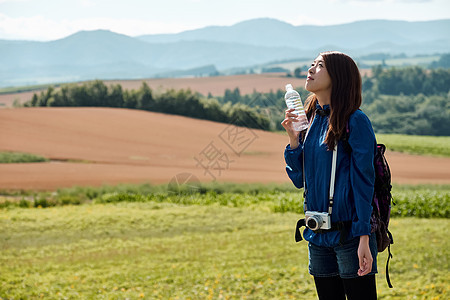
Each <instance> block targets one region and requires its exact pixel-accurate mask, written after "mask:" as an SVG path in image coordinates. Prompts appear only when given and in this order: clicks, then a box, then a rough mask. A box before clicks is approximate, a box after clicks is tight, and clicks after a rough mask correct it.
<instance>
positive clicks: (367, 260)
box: [358, 235, 373, 276]
mask: <svg viewBox="0 0 450 300" xmlns="http://www.w3.org/2000/svg"><path fill="white" fill-rule="evenodd" d="M358 258H359V270H358V275H359V276H364V275H367V274H369V273H370V271H372V262H373V258H372V253H370V248H369V236H368V235H363V236H360V237H359V246H358Z"/></svg>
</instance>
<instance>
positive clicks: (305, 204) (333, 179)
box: [302, 128, 338, 215]
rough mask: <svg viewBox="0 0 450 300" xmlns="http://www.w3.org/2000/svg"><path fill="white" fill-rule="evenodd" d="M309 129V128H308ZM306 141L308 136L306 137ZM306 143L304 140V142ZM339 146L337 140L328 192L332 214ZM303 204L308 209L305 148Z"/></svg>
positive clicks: (329, 211)
mask: <svg viewBox="0 0 450 300" xmlns="http://www.w3.org/2000/svg"><path fill="white" fill-rule="evenodd" d="M308 131H309V128H308ZM305 141H306V138H305ZM303 143H304V142H303ZM337 148H338V142H337V141H336V143H335V145H334V149H333V157H332V160H331V177H330V190H329V194H328V200H329V202H328V213H329V214H330V215H331V213H332V212H333V204H334V200H333V199H334V184H335V182H336V164H337ZM302 175H303V201H304V202H303V204H304V208H305V211H306V210H307V200H306V196H307V193H308V192H307V188H306V176H305V150H304V149H303V174H302Z"/></svg>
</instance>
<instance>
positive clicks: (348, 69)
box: [306, 51, 362, 149]
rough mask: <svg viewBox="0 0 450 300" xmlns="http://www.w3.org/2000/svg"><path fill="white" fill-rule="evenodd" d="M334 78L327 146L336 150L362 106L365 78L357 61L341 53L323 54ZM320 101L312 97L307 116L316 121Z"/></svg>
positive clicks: (307, 102) (326, 139) (309, 100)
mask: <svg viewBox="0 0 450 300" xmlns="http://www.w3.org/2000/svg"><path fill="white" fill-rule="evenodd" d="M320 55H322V57H323V60H324V62H325V67H326V69H327V71H328V74H329V75H330V78H331V102H330V121H329V126H328V131H327V135H326V138H325V141H324V143H325V144H327V146H328V149H333V148H334V145H335V142H336V141H337V140H339V139H340V138H341V137H342V134H343V133H344V131H345V130H346V124H347V121H348V118H349V117H350V115H351V114H352V113H354V112H355V111H356V110H358V109H359V107H360V106H361V101H362V97H361V74H360V73H359V70H358V67H357V66H356V63H355V62H354V61H353V59H352V58H351V57H350V56H348V55H346V54H344V53H341V52H337V51H327V52H322V53H320ZM317 101H318V100H317V97H316V95H315V94H312V95H310V96H309V97H308V99H307V100H306V114H307V116H308V118H311V117H314V114H315V110H316V103H317Z"/></svg>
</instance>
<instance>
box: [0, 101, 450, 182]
mask: <svg viewBox="0 0 450 300" xmlns="http://www.w3.org/2000/svg"><path fill="white" fill-rule="evenodd" d="M286 143H287V138H286V136H283V135H280V134H276V133H270V132H264V131H260V130H249V129H246V128H242V127H241V128H238V127H234V126H229V125H227V124H220V123H214V122H210V121H203V120H195V119H190V118H186V117H180V116H172V115H165V114H158V113H152V112H145V111H138V110H127V109H111V108H110V109H107V108H21V109H2V110H0V151H21V152H29V153H34V154H40V155H43V156H45V157H47V158H50V159H51V162H48V163H28V164H0V189H56V188H58V187H70V186H74V185H89V186H93V185H101V184H117V183H143V182H151V183H155V184H156V183H168V182H169V181H170V180H172V179H173V178H175V177H177V176H178V175H179V174H182V173H187V174H192V175H193V176H195V177H197V178H198V179H199V180H200V181H211V180H217V181H220V182H225V181H229V182H230V181H231V182H265V183H267V182H289V179H288V177H287V175H286V173H285V170H284V167H285V163H284V158H283V149H284V147H285V146H286ZM387 156H388V159H389V163H390V165H391V169H392V173H393V178H394V182H396V183H413V184H417V183H436V184H437V183H450V168H449V167H450V159H448V158H430V157H421V156H411V155H405V154H399V153H388V154H387Z"/></svg>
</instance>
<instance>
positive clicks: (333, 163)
mask: <svg viewBox="0 0 450 300" xmlns="http://www.w3.org/2000/svg"><path fill="white" fill-rule="evenodd" d="M337 148H338V142H337V141H336V143H335V145H334V149H333V158H332V160H331V178H330V193H329V196H328V200H329V204H328V213H329V214H330V215H331V213H332V212H333V204H334V200H333V199H334V183H335V181H336V164H337Z"/></svg>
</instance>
